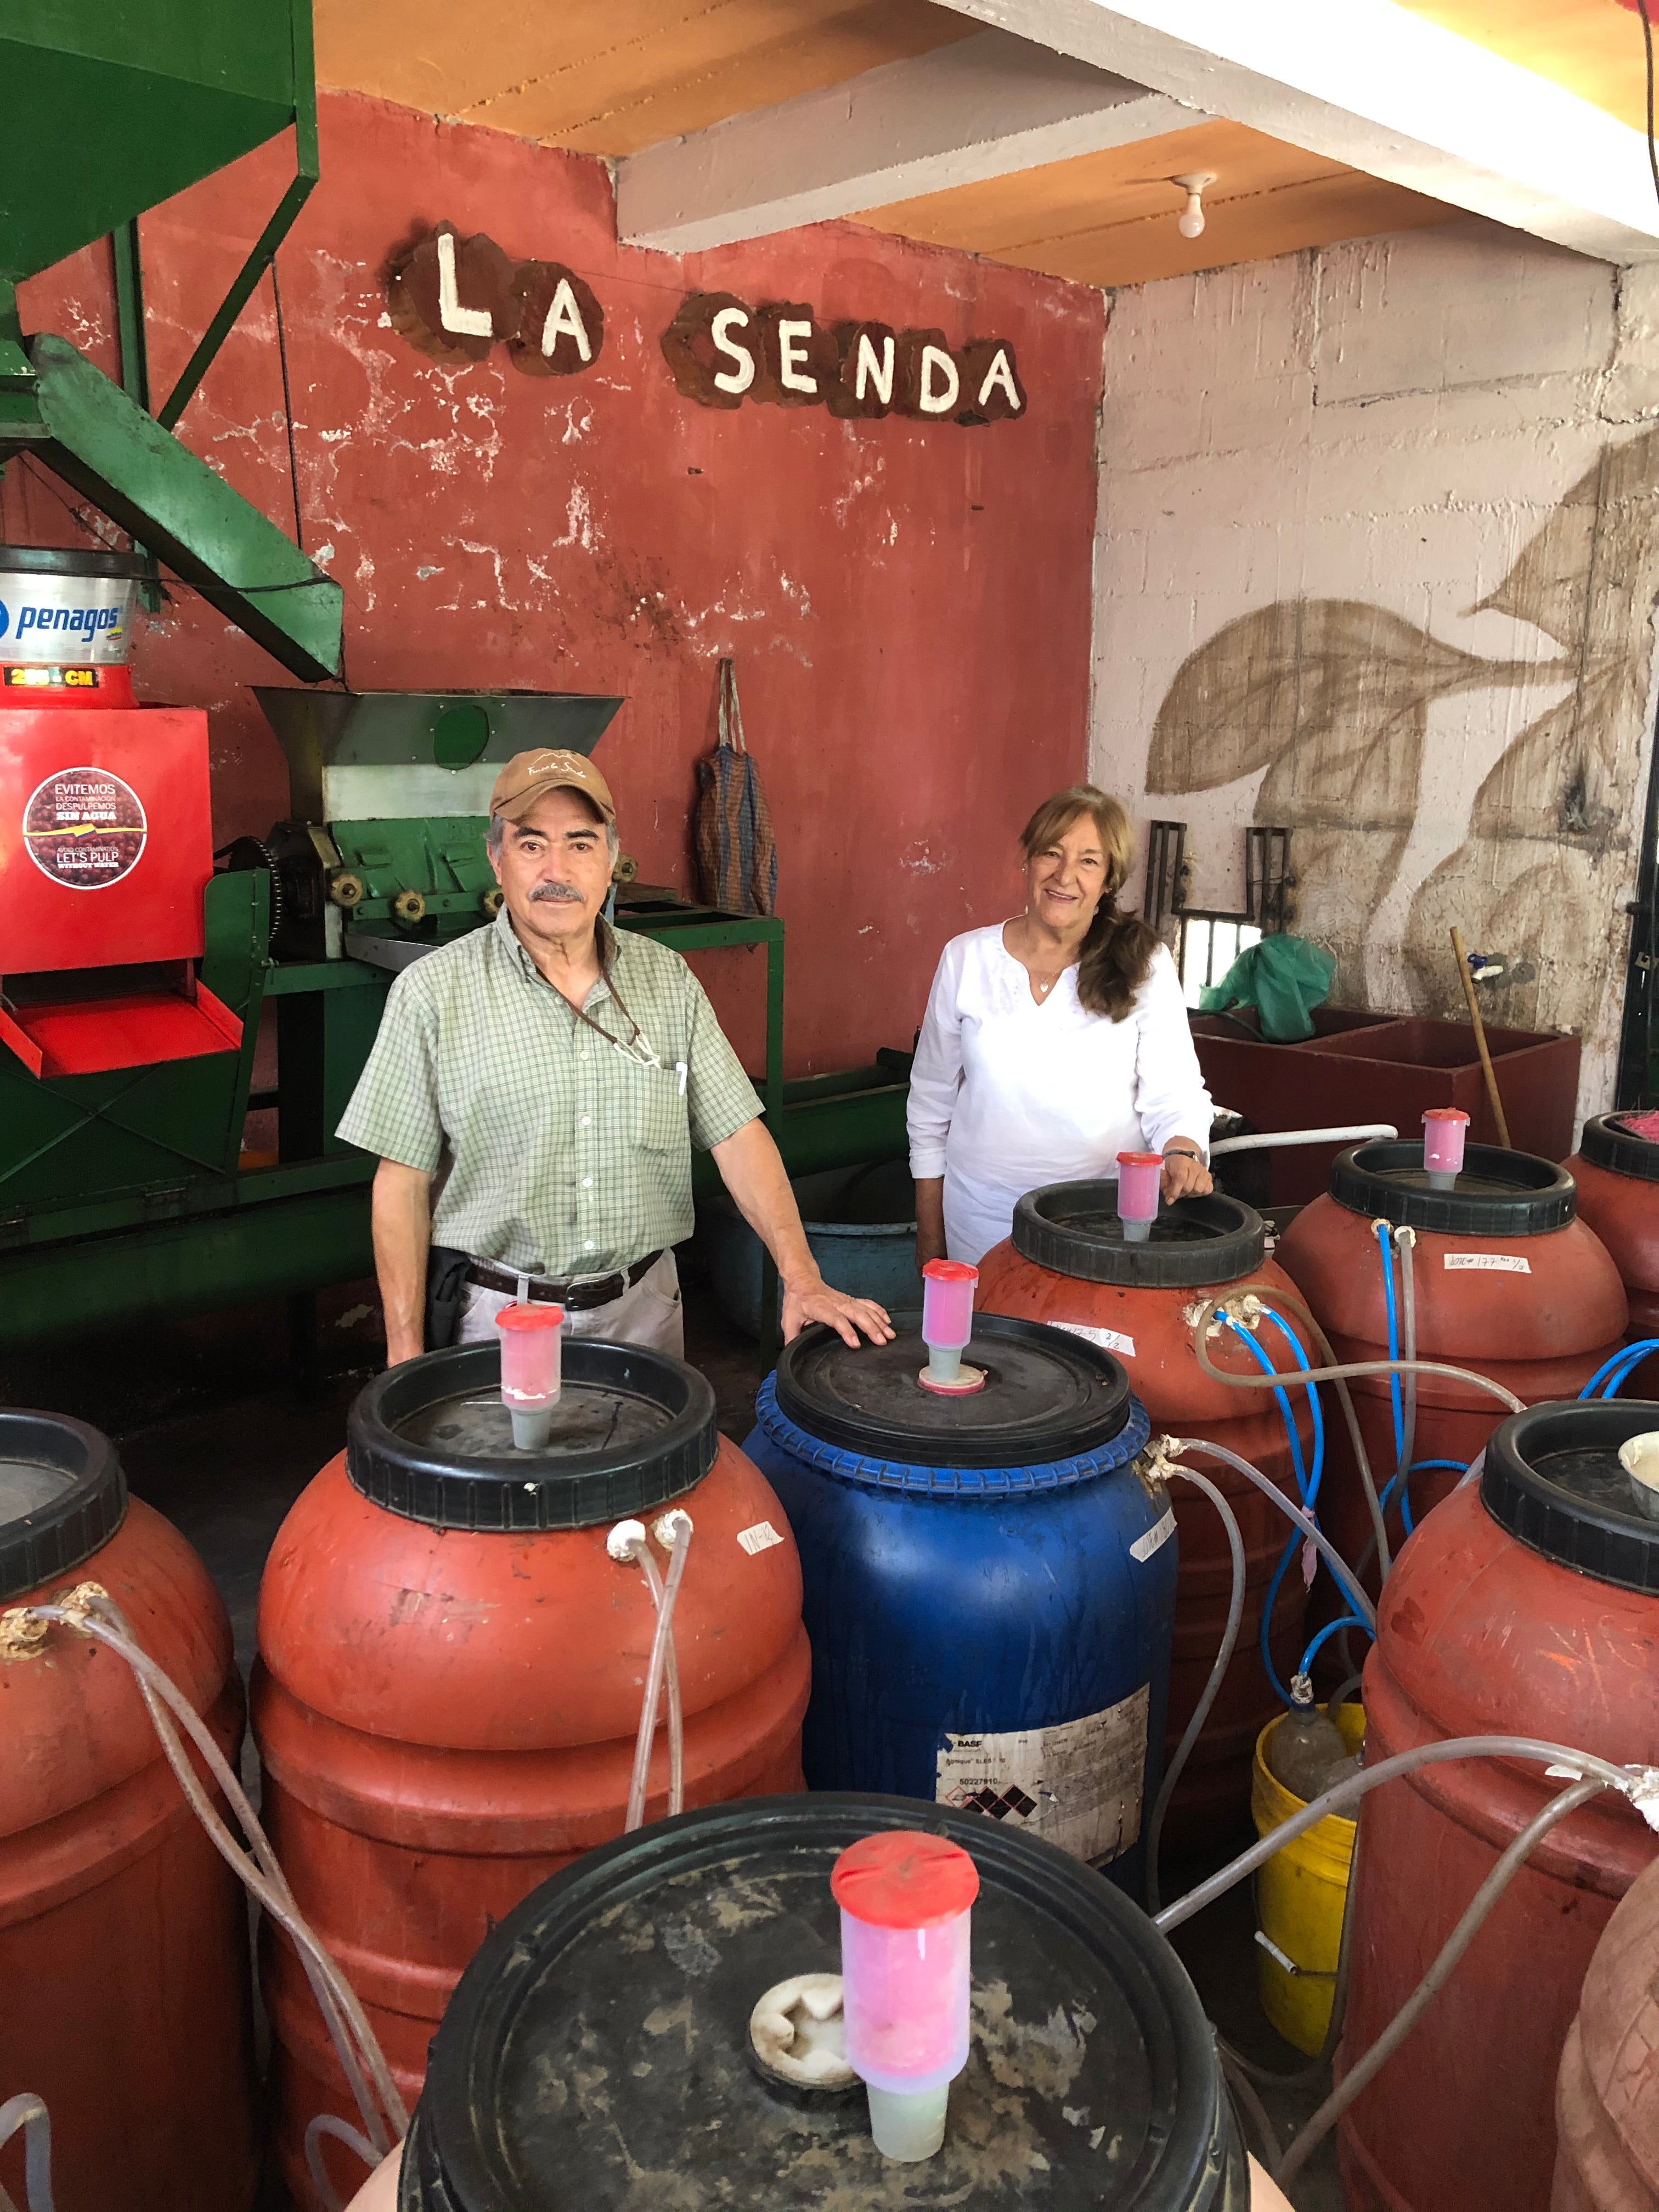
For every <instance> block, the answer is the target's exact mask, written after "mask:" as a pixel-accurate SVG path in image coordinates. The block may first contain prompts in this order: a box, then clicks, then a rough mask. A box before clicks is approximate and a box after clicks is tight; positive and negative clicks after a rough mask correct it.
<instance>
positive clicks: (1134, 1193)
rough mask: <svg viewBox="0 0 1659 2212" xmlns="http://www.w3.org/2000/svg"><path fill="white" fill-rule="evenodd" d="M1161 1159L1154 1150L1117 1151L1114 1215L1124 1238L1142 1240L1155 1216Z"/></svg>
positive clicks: (1161, 1166)
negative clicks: (1119, 1222)
mask: <svg viewBox="0 0 1659 2212" xmlns="http://www.w3.org/2000/svg"><path fill="white" fill-rule="evenodd" d="M1163 1174H1164V1162H1163V1160H1162V1159H1161V1158H1159V1156H1158V1153H1156V1152H1120V1153H1119V1154H1118V1156H1117V1218H1118V1219H1119V1220H1120V1221H1121V1223H1122V1224H1123V1234H1124V1237H1125V1239H1126V1241H1127V1243H1131V1244H1144V1243H1146V1239H1147V1237H1149V1236H1150V1235H1151V1233H1152V1224H1153V1222H1155V1221H1156V1220H1157V1219H1158V1183H1159V1181H1160V1180H1161V1178H1162V1176H1163Z"/></svg>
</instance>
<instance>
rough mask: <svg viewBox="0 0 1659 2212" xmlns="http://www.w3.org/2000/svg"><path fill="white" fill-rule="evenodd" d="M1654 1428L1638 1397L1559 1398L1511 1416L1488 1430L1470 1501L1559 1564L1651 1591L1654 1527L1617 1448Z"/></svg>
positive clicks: (1657, 1559)
mask: <svg viewBox="0 0 1659 2212" xmlns="http://www.w3.org/2000/svg"><path fill="white" fill-rule="evenodd" d="M1651 1429H1659V1405H1655V1404H1651V1403H1650V1402H1648V1401H1645V1400H1643V1399H1640V1398H1607V1399H1600V1398H1597V1399H1588V1400H1586V1399H1581V1398H1568V1399H1563V1400H1557V1401H1550V1402H1547V1403H1546V1404H1544V1405H1541V1406H1529V1407H1528V1409H1527V1411H1526V1412H1525V1413H1511V1414H1510V1417H1509V1419H1507V1420H1506V1421H1504V1422H1502V1423H1500V1425H1498V1428H1497V1429H1496V1430H1495V1431H1493V1433H1492V1441H1491V1442H1490V1443H1488V1444H1487V1446H1486V1466H1485V1467H1484V1468H1483V1469H1482V1470H1481V1475H1480V1503H1481V1504H1483V1505H1484V1506H1485V1507H1486V1510H1487V1512H1488V1513H1490V1514H1491V1516H1492V1519H1493V1520H1494V1521H1496V1522H1498V1525H1499V1527H1500V1528H1507V1529H1508V1530H1509V1532H1510V1534H1511V1535H1512V1536H1518V1537H1519V1538H1520V1540H1521V1541H1522V1543H1523V1544H1526V1545H1528V1546H1529V1547H1531V1549H1532V1550H1533V1551H1534V1552H1541V1553H1543V1555H1544V1557H1545V1558H1546V1559H1553V1560H1554V1561H1555V1562H1556V1564H1557V1565H1559V1566H1563V1567H1572V1568H1576V1569H1577V1571H1578V1573H1580V1574H1581V1575H1593V1576H1594V1577H1595V1579H1596V1581H1597V1582H1602V1583H1616V1584H1617V1586H1618V1587H1619V1588H1620V1589H1632V1590H1641V1591H1644V1592H1645V1593H1647V1594H1649V1595H1659V1521H1650V1519H1649V1518H1648V1516H1646V1515H1645V1514H1644V1512H1643V1511H1642V1510H1641V1509H1640V1508H1639V1507H1638V1505H1637V1504H1636V1503H1635V1500H1634V1498H1633V1497H1632V1492H1631V1482H1630V1477H1629V1475H1628V1474H1626V1472H1625V1470H1624V1468H1622V1467H1620V1464H1619V1447H1620V1444H1622V1443H1628V1442H1629V1440H1630V1438H1631V1437H1640V1436H1645V1435H1646V1434H1647V1433H1648V1431H1650V1430H1651Z"/></svg>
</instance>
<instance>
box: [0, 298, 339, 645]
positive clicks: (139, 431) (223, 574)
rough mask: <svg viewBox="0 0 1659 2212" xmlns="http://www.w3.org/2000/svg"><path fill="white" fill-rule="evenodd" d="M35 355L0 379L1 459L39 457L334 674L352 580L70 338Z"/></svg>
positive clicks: (224, 607)
mask: <svg viewBox="0 0 1659 2212" xmlns="http://www.w3.org/2000/svg"><path fill="white" fill-rule="evenodd" d="M28 360H29V365H30V368H31V371H32V381H31V382H30V383H28V384H27V385H26V386H10V387H8V386H5V384H4V383H3V380H0V459H4V458H5V457H6V455H7V454H8V453H9V452H11V451H15V450H18V449H21V450H23V451H26V452H29V453H35V454H37V455H38V456H39V457H40V459H41V460H42V461H43V462H44V463H45V464H46V466H47V467H48V468H50V469H52V471H54V473H55V474H57V475H58V476H60V477H63V479H64V482H65V483H70V484H72V485H73V486H74V487H75V489H76V490H77V491H79V492H81V493H82V495H84V496H85V497H86V498H88V499H89V500H91V501H94V504H95V505H97V506H99V507H102V509H103V510H104V512H105V513H106V514H108V515H110V516H111V517H112V519H113V520H115V521H116V522H118V524H119V525H120V526H121V527H122V529H124V530H125V531H128V532H131V535H132V536H133V537H134V538H137V539H138V540H140V541H141V542H142V543H143V544H144V545H146V546H148V547H149V550H151V551H152V552H154V553H157V554H159V555H160V556H161V558H162V559H163V560H164V561H165V562H167V566H168V567H169V568H172V569H173V571H174V572H175V573H176V574H179V576H182V577H183V579H184V580H185V582H186V583H187V584H191V585H194V586H195V587H196V589H197V591H198V592H200V593H201V595H202V597H203V598H204V599H206V600H207V601H208V602H209V603H210V605H213V606H216V607H217V608H218V609H219V611H220V612H221V613H222V614H223V615H224V616H225V617H227V619H228V620H229V621H231V622H233V623H235V624H236V626H237V628H238V629H242V630H245V631H246V633H247V635H249V636H250V637H252V638H253V639H255V640H256V641H257V642H258V643H259V644H260V645H262V646H264V648H265V650H266V652H267V653H270V654H272V655H273V656H274V657H275V658H276V659H278V660H280V661H281V662H282V663H283V665H284V667H287V668H289V669H291V670H292V671H293V672H294V673H295V675H296V676H301V677H303V678H306V680H307V682H316V681H318V680H319V679H320V678H323V677H325V676H331V675H332V674H333V673H334V672H335V671H336V670H337V668H338V666H339V661H340V634H341V623H342V620H343V613H344V607H345V599H344V595H343V592H342V591H341V589H340V586H338V585H337V583H335V582H334V581H333V580H332V579H331V578H330V577H328V576H326V575H325V574H324V573H323V571H322V570H321V569H320V568H315V567H313V564H312V563H311V562H309V561H307V558H306V556H305V555H304V554H303V553H301V550H300V549H299V547H298V546H297V545H295V544H294V542H293V540H292V539H291V538H285V537H284V536H283V532H281V531H280V530H278V529H277V527H276V525H275V523H273V522H270V521H267V520H266V519H265V517H264V515H263V514H261V513H260V512H259V510H258V507H254V506H252V504H251V503H250V502H249V501H246V500H245V499H242V498H240V496H239V495H237V494H236V493H235V492H234V491H233V490H232V489H231V488H230V486H229V485H228V483H226V482H225V481H224V479H223V477H220V476H218V475H216V473H215V472H214V471H213V470H212V469H210V467H209V466H208V465H207V463H206V462H205V461H203V460H198V459H197V457H196V455H195V454H194V453H191V451H190V450H189V448H188V447H185V446H181V445H180V444H179V441H178V440H177V439H176V438H174V437H173V436H172V435H171V434H170V433H169V432H167V431H166V430H164V429H163V428H161V424H160V423H159V422H156V420H155V417H154V416H151V415H147V414H146V413H145V412H144V410H143V408H142V407H140V406H138V405H137V404H136V403H135V402H134V401H133V400H132V399H131V398H129V397H128V395H127V394H126V393H125V392H124V391H123V390H122V389H121V387H120V386H119V385H118V384H115V383H112V381H111V380H110V379H109V378H108V377H107V376H106V375H105V374H103V373H102V371H101V370H100V369H97V368H94V367H93V365H92V363H91V362H89V361H88V360H87V359H86V358H85V357H84V356H82V355H81V354H79V353H77V352H76V349H75V348H74V347H73V346H72V345H70V343H69V342H68V340H67V339H65V338H60V337H52V335H51V334H50V333H47V332H43V333H42V334H41V335H40V337H36V338H33V339H31V340H30V341H29V348H28Z"/></svg>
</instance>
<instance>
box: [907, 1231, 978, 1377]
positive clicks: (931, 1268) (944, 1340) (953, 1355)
mask: <svg viewBox="0 0 1659 2212" xmlns="http://www.w3.org/2000/svg"><path fill="white" fill-rule="evenodd" d="M978 1284H979V1269H978V1268H977V1267H969V1265H968V1263H967V1261H965V1260H929V1261H928V1262H927V1265H926V1267H923V1269H922V1271H921V1340H922V1342H923V1343H924V1344H925V1345H926V1346H927V1367H926V1368H925V1369H924V1370H923V1371H922V1373H921V1376H920V1378H919V1379H920V1381H921V1383H922V1385H923V1387H924V1389H929V1390H937V1391H946V1392H949V1393H950V1394H951V1395H956V1394H957V1392H959V1391H964V1390H977V1389H981V1388H982V1387H983V1385H984V1382H985V1377H984V1376H983V1375H982V1374H981V1373H980V1372H979V1370H977V1369H975V1368H969V1369H967V1370H964V1369H963V1364H962V1354H963V1348H964V1347H965V1346H966V1345H967V1343H968V1340H969V1338H970V1337H971V1336H972V1334H973V1333H974V1292H975V1289H976V1288H977V1287H978Z"/></svg>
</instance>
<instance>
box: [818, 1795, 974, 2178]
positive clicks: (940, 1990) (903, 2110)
mask: <svg viewBox="0 0 1659 2212" xmlns="http://www.w3.org/2000/svg"><path fill="white" fill-rule="evenodd" d="M829 1887H830V1890H831V1893H833V1895H834V1897H835V1900H836V1904H837V1905H840V1907H841V1972H842V2013H843V2015H844V2017H845V2019H846V2022H847V2057H848V2063H849V2064H850V2065H851V2066H852V2068H853V2070H854V2073H855V2074H857V2075H859V2076H860V2079H861V2080H862V2081H863V2082H864V2083H865V2085H866V2088H867V2089H868V2091H869V2095H870V2131H871V2133H872V2136H874V2138H875V2143H876V2148H877V2149H878V2150H879V2151H880V2152H881V2153H882V2154H883V2155H884V2157H887V2158H893V2159H902V2160H920V2159H925V2158H931V2157H932V2156H933V2154H934V2152H935V2151H936V2150H938V2148H939V2145H940V2144H941V2143H942V2142H944V2140H945V2108H946V2105H947V2102H948V2100H949V2094H950V2085H951V2082H952V2081H954V2080H955V2078H956V2076H957V2075H958V2074H960V2073H961V2071H962V2069H963V2067H964V2066H965V2065H966V2064H967V2063H968V2005H969V1935H970V1929H971V1924H972V1919H973V1903H974V1899H975V1897H976V1896H977V1895H978V1894H979V1871H978V1869H977V1868H976V1867H975V1864H974V1862H973V1861H972V1859H971V1858H969V1856H968V1854H967V1852H966V1851H964V1850H962V1849H961V1847H960V1846H959V1845H958V1844H952V1843H950V1842H947V1841H946V1839H945V1838H944V1837H943V1836H930V1835H926V1834H923V1833H921V1832H919V1831H915V1830H909V1829H891V1830H889V1831H888V1832H886V1833H885V1834H884V1835H878V1836H866V1837H865V1838H864V1839H863V1841H862V1842H860V1843H856V1844H853V1845H852V1847H851V1848H850V1849H849V1850H844V1851H843V1852H842V1855H841V1857H840V1858H838V1859H837V1860H836V1867H835V1871H834V1873H833V1874H832V1875H830V1877H829Z"/></svg>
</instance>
